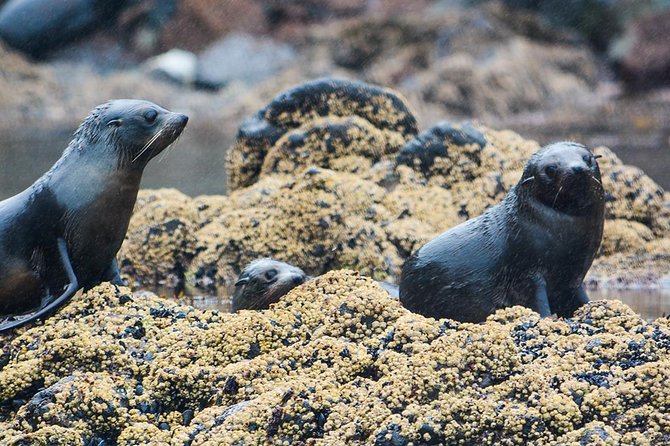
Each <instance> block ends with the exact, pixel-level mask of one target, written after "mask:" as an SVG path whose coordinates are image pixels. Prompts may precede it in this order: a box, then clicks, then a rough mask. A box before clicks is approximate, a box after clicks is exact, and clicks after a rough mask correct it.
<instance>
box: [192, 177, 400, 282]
mask: <svg viewBox="0 0 670 446" xmlns="http://www.w3.org/2000/svg"><path fill="white" fill-rule="evenodd" d="M264 181H265V180H261V181H260V182H259V184H262V183H264ZM252 187H253V186H252ZM244 193H245V189H241V190H239V191H236V192H235V193H233V194H232V195H231V200H238V197H239V195H241V194H244ZM384 196H385V192H384V190H383V189H382V188H381V187H379V186H377V185H375V184H374V183H371V182H369V181H365V180H361V179H359V178H358V177H356V176H354V175H352V174H345V173H338V172H333V171H330V170H325V169H319V168H309V169H307V170H305V171H303V172H301V173H299V174H297V175H296V178H295V179H293V180H290V181H287V182H285V183H284V184H283V185H282V186H280V187H278V188H277V189H276V190H275V191H273V192H269V193H268V195H266V196H265V197H264V198H263V201H262V203H260V204H259V205H257V206H253V207H248V208H242V209H239V208H238V209H230V210H229V211H227V212H223V213H221V214H220V215H219V216H217V217H214V218H212V220H211V222H209V223H208V224H206V225H205V226H203V228H202V229H200V230H199V231H198V233H197V237H198V245H197V247H196V250H197V251H198V252H199V254H198V255H197V257H196V258H195V260H194V261H193V262H192V263H191V266H190V269H189V273H188V274H189V275H190V277H192V278H193V279H192V280H193V281H194V282H195V283H198V281H202V280H205V278H208V279H207V280H208V281H209V282H212V283H214V284H216V285H218V286H225V285H230V284H231V283H232V282H233V281H234V280H235V278H236V277H237V275H238V274H239V272H240V269H241V267H244V266H245V265H246V264H247V263H248V262H250V261H251V260H253V259H255V258H258V257H264V256H271V257H275V258H277V259H278V260H282V261H285V262H288V263H291V264H295V265H300V267H301V268H302V269H303V270H304V271H305V272H307V273H308V274H312V275H318V274H322V273H323V272H325V271H327V270H328V269H330V268H332V266H333V265H337V266H341V267H348V268H352V269H356V270H359V271H361V272H363V273H365V274H368V275H372V276H375V277H378V278H385V277H387V276H388V275H390V274H397V273H398V272H399V268H400V266H401V264H402V261H401V259H400V257H399V256H398V254H397V251H396V249H395V248H394V247H393V245H392V243H391V242H390V241H389V240H388V237H387V236H386V233H385V231H384V229H383V228H382V227H381V225H380V224H381V222H382V221H386V220H388V219H389V216H388V214H389V213H388V211H387V210H386V209H385V207H384V206H382V204H381V202H382V200H383V199H384Z"/></svg>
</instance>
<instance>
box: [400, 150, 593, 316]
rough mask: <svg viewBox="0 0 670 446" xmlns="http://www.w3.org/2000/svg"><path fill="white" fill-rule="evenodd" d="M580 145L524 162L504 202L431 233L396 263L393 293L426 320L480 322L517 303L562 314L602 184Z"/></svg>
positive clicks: (578, 291)
mask: <svg viewBox="0 0 670 446" xmlns="http://www.w3.org/2000/svg"><path fill="white" fill-rule="evenodd" d="M596 158H598V157H597V156H594V155H593V154H592V153H591V152H590V151H589V150H588V149H587V148H586V147H584V146H583V145H581V144H576V143H572V142H559V143H555V144H551V145H549V146H546V147H543V148H542V149H540V150H539V151H538V152H536V153H535V154H533V156H531V158H530V159H529V160H528V162H527V164H526V166H525V168H524V171H523V174H522V176H521V179H520V180H519V182H518V183H517V184H516V186H514V187H513V188H512V189H511V190H510V191H509V193H508V194H507V195H506V196H505V198H504V199H503V201H502V202H501V203H500V204H498V205H496V206H494V207H492V208H490V209H489V210H487V211H486V212H485V213H484V214H482V215H481V216H479V217H477V218H474V219H471V220H468V221H466V222H465V223H462V224H460V225H458V226H456V227H454V228H452V229H450V230H449V231H447V232H444V233H442V234H441V235H439V236H438V237H436V238H434V239H433V240H431V241H430V242H428V243H427V244H426V245H424V246H423V247H422V248H420V249H419V250H418V251H417V252H416V253H415V254H414V255H412V256H411V257H410V258H409V259H408V260H407V261H406V262H405V265H404V266H403V269H402V274H401V278H400V301H401V303H402V304H403V305H404V306H405V307H406V308H407V309H409V310H410V311H413V312H416V313H419V314H422V315H425V316H430V317H434V318H449V319H454V320H458V321H464V322H481V321H483V320H485V319H486V317H487V316H488V315H490V314H491V313H493V312H495V311H496V310H498V309H500V308H503V307H508V306H513V305H523V306H526V307H528V308H531V309H533V310H535V311H537V312H538V313H540V315H541V316H542V317H546V316H549V315H551V314H552V313H555V314H556V315H558V316H560V317H568V316H570V315H572V313H573V311H574V310H575V309H576V308H578V307H579V306H581V305H583V304H584V303H586V302H588V297H587V295H586V292H585V291H584V288H583V286H582V281H583V280H584V276H585V275H586V272H587V271H588V269H589V267H590V266H591V263H592V262H593V258H594V257H595V255H596V251H597V250H598V247H599V246H600V241H601V239H602V233H603V222H604V210H605V204H604V191H603V188H602V183H601V180H600V170H599V168H598V163H597V161H596Z"/></svg>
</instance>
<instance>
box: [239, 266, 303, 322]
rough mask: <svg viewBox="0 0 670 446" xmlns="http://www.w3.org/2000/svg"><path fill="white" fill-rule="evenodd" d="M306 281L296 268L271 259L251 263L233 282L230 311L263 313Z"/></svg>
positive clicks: (300, 271)
mask: <svg viewBox="0 0 670 446" xmlns="http://www.w3.org/2000/svg"><path fill="white" fill-rule="evenodd" d="M308 278H309V277H308V276H307V275H306V274H305V273H304V272H303V271H302V270H301V269H300V268H298V267H297V266H293V265H289V264H288V263H285V262H280V261H278V260H273V259H270V258H265V259H258V260H254V261H253V262H251V263H249V264H248V265H247V266H246V267H245V268H244V270H243V271H242V273H241V274H240V276H239V277H238V279H237V282H235V293H234V294H233V305H232V311H233V312H237V311H239V310H264V309H266V308H268V307H269V306H270V304H273V303H275V302H277V301H278V300H279V298H281V297H282V296H283V295H285V294H286V293H288V292H289V291H291V290H292V289H293V288H295V287H296V286H298V285H300V284H302V283H303V282H305V281H306V280H307V279H308Z"/></svg>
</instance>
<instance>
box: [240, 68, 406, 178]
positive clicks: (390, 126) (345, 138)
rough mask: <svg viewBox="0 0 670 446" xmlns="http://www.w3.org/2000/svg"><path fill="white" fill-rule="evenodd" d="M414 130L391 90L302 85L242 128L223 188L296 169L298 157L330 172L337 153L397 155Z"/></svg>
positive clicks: (342, 83) (371, 157) (343, 83)
mask: <svg viewBox="0 0 670 446" xmlns="http://www.w3.org/2000/svg"><path fill="white" fill-rule="evenodd" d="M341 118H349V119H341ZM416 132H417V123H416V119H415V118H414V115H413V113H412V112H411V111H410V109H409V106H408V105H407V104H406V103H405V100H404V99H402V98H401V97H400V96H399V95H398V94H397V93H395V92H392V91H390V90H386V89H383V88H380V87H376V86H372V85H368V84H365V83H362V82H355V81H347V80H340V79H318V80H315V81H311V82H306V83H304V84H301V85H298V86H297V87H294V88H293V89H290V90H288V91H286V92H284V93H282V94H280V95H279V96H277V97H276V98H275V99H274V100H273V101H272V102H270V104H268V105H267V106H266V107H264V108H263V109H261V110H259V111H258V112H257V113H256V114H255V115H254V116H253V117H251V118H249V119H248V120H247V121H245V122H244V123H243V124H242V126H241V127H240V130H239V132H238V135H237V142H236V144H235V145H234V146H233V147H231V148H230V149H229V151H228V155H227V156H228V165H227V179H228V188H229V190H231V191H232V190H235V189H238V188H240V187H244V186H249V185H251V184H253V183H254V182H255V181H256V180H257V179H258V176H259V174H261V170H263V173H268V172H276V171H282V170H286V169H287V168H288V167H289V166H290V165H291V164H294V165H295V164H298V165H300V166H302V165H303V163H302V162H301V158H303V157H305V158H307V160H308V161H310V162H313V161H317V162H318V163H319V165H321V166H322V167H330V168H333V167H335V165H336V164H337V161H336V158H337V155H342V154H346V155H351V156H358V157H361V158H367V159H368V161H367V163H372V162H374V161H375V160H379V159H380V157H381V156H382V155H384V154H387V153H389V152H394V151H397V150H398V149H399V148H400V145H401V144H402V143H403V142H404V141H405V140H406V139H408V138H409V137H411V136H413V135H414V134H416ZM366 142H368V143H371V144H374V148H372V147H369V146H368V145H367V144H366ZM312 152H315V153H312ZM268 153H269V154H270V158H269V159H268V160H267V162H266V161H265V158H266V156H267V155H268ZM305 154H306V156H305ZM331 159H332V161H331ZM351 167H352V166H351V165H348V166H346V167H345V169H344V170H350V169H351Z"/></svg>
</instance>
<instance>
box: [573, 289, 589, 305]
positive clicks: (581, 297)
mask: <svg viewBox="0 0 670 446" xmlns="http://www.w3.org/2000/svg"><path fill="white" fill-rule="evenodd" d="M575 297H576V298H577V302H579V306H582V305H585V304H587V303H589V296H588V294H586V291H585V290H584V285H583V284H582V285H579V288H577V292H576V294H575Z"/></svg>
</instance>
